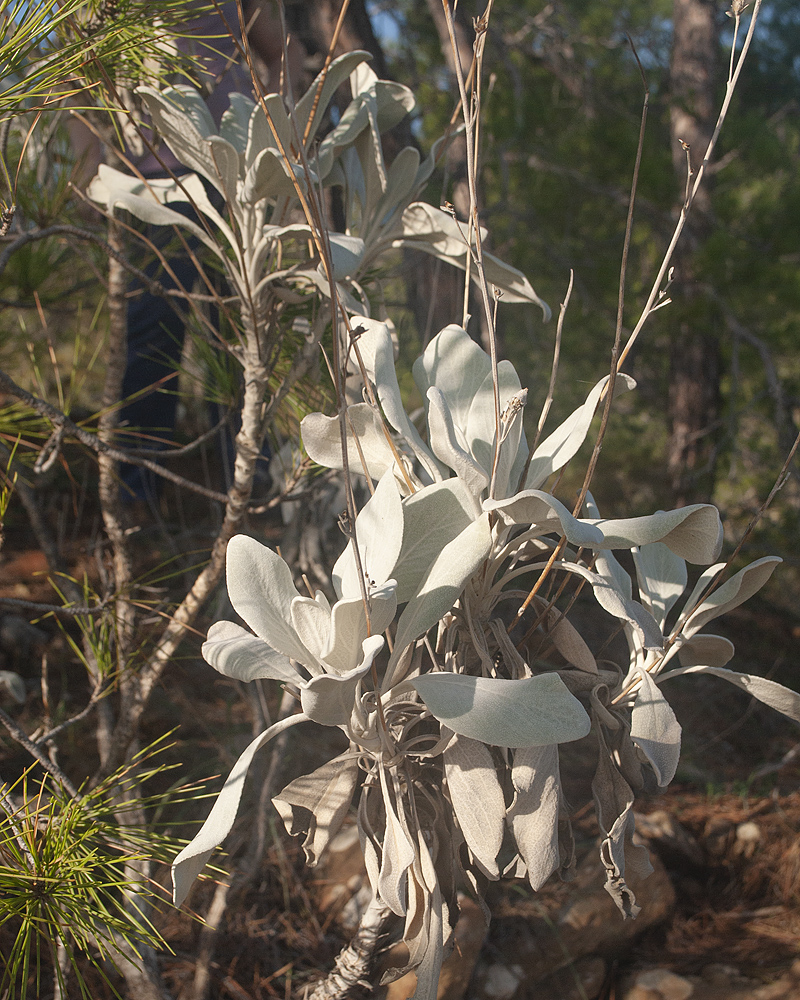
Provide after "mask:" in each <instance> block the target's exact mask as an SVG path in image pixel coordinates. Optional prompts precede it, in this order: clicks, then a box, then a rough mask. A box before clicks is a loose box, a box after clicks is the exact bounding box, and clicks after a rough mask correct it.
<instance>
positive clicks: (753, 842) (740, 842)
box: [733, 820, 761, 858]
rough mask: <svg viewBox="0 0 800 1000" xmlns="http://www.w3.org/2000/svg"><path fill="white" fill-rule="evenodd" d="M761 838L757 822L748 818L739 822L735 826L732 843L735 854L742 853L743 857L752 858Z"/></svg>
mask: <svg viewBox="0 0 800 1000" xmlns="http://www.w3.org/2000/svg"><path fill="white" fill-rule="evenodd" d="M760 840H761V827H760V826H759V825H758V823H754V822H753V821H752V820H749V821H748V822H746V823H740V824H739V825H738V826H737V827H736V842H735V844H734V845H733V850H734V853H735V854H740V855H743V856H744V857H745V858H752V856H753V855H754V854H755V852H756V849H757V847H758V843H759V841H760Z"/></svg>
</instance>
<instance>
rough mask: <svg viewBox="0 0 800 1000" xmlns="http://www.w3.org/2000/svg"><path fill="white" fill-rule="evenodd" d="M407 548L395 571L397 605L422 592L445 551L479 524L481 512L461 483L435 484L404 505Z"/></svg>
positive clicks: (406, 501)
mask: <svg viewBox="0 0 800 1000" xmlns="http://www.w3.org/2000/svg"><path fill="white" fill-rule="evenodd" d="M402 512H403V545H402V548H401V549H400V554H399V556H398V558H397V561H396V563H395V565H394V567H393V568H392V575H393V577H394V578H395V579H396V580H397V602H398V604H405V603H406V601H410V600H411V599H412V598H413V597H414V596H415V594H416V593H417V592H418V590H419V588H420V586H421V585H422V581H423V580H424V579H425V577H426V576H427V574H428V573H429V572H430V568H431V566H432V565H433V563H434V562H435V561H436V559H437V558H438V557H439V555H440V553H441V551H442V549H443V548H444V547H445V546H446V545H448V544H450V542H452V541H454V540H455V539H456V538H457V537H458V536H459V535H460V534H461V532H462V531H464V530H465V529H466V528H467V527H469V525H470V524H471V523H472V522H473V521H474V520H475V518H476V516H477V513H478V512H477V511H476V510H475V504H474V501H473V499H472V497H471V495H470V493H469V490H468V489H467V487H466V486H465V484H464V483H463V482H462V481H461V480H460V479H446V480H445V481H444V482H443V483H432V484H431V485H430V486H426V487H425V488H424V489H421V490H418V491H417V492H416V493H414V494H412V495H411V496H410V497H407V498H406V499H405V500H404V501H403V508H402Z"/></svg>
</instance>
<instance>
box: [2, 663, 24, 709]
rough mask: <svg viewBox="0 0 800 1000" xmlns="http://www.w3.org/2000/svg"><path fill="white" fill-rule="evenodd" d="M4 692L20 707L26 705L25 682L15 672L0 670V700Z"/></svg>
mask: <svg viewBox="0 0 800 1000" xmlns="http://www.w3.org/2000/svg"><path fill="white" fill-rule="evenodd" d="M4 692H5V693H6V694H7V695H8V696H9V698H11V699H12V701H15V702H16V703H17V704H18V705H24V704H25V681H24V680H23V679H22V677H20V675H19V674H17V673H14V671H13V670H0V698H2V695H3V693H4Z"/></svg>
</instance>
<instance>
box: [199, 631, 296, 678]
mask: <svg viewBox="0 0 800 1000" xmlns="http://www.w3.org/2000/svg"><path fill="white" fill-rule="evenodd" d="M201 652H202V654H203V659H204V660H205V661H206V663H210V664H211V666H212V667H213V668H214V669H215V670H218V671H219V672H220V673H221V674H224V675H225V677H235V678H236V680H239V681H253V680H257V679H259V678H263V679H266V678H271V679H273V680H279V681H286V682H288V683H289V684H300V683H301V682H302V680H303V678H302V677H301V676H300V674H299V673H298V672H297V670H296V669H295V668H294V667H293V666H292V665H291V662H290V660H289V658H288V657H286V656H284V655H283V654H282V653H278V652H276V651H275V650H274V649H273V648H272V647H271V646H270V645H269V644H268V643H266V642H265V641H264V640H263V639H259V638H258V637H257V636H254V635H251V634H250V633H249V632H247V631H245V629H243V628H242V627H241V625H236V624H235V623H234V622H216V624H214V625H212V626H211V628H210V629H209V630H208V639H207V640H206V641H205V642H204V643H203V646H202V649H201Z"/></svg>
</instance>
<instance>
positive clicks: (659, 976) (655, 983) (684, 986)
mask: <svg viewBox="0 0 800 1000" xmlns="http://www.w3.org/2000/svg"><path fill="white" fill-rule="evenodd" d="M693 993H694V986H693V985H692V983H690V982H689V980H688V979H684V978H683V976H676V975H675V973H674V972H670V971H669V969H646V970H645V971H644V972H639V973H638V974H637V975H636V977H635V978H634V981H633V985H632V986H630V987H629V989H628V990H627V991H626V992H625V993H624V994H623V1000H688V998H689V997H690V996H691V995H692V994H693Z"/></svg>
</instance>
